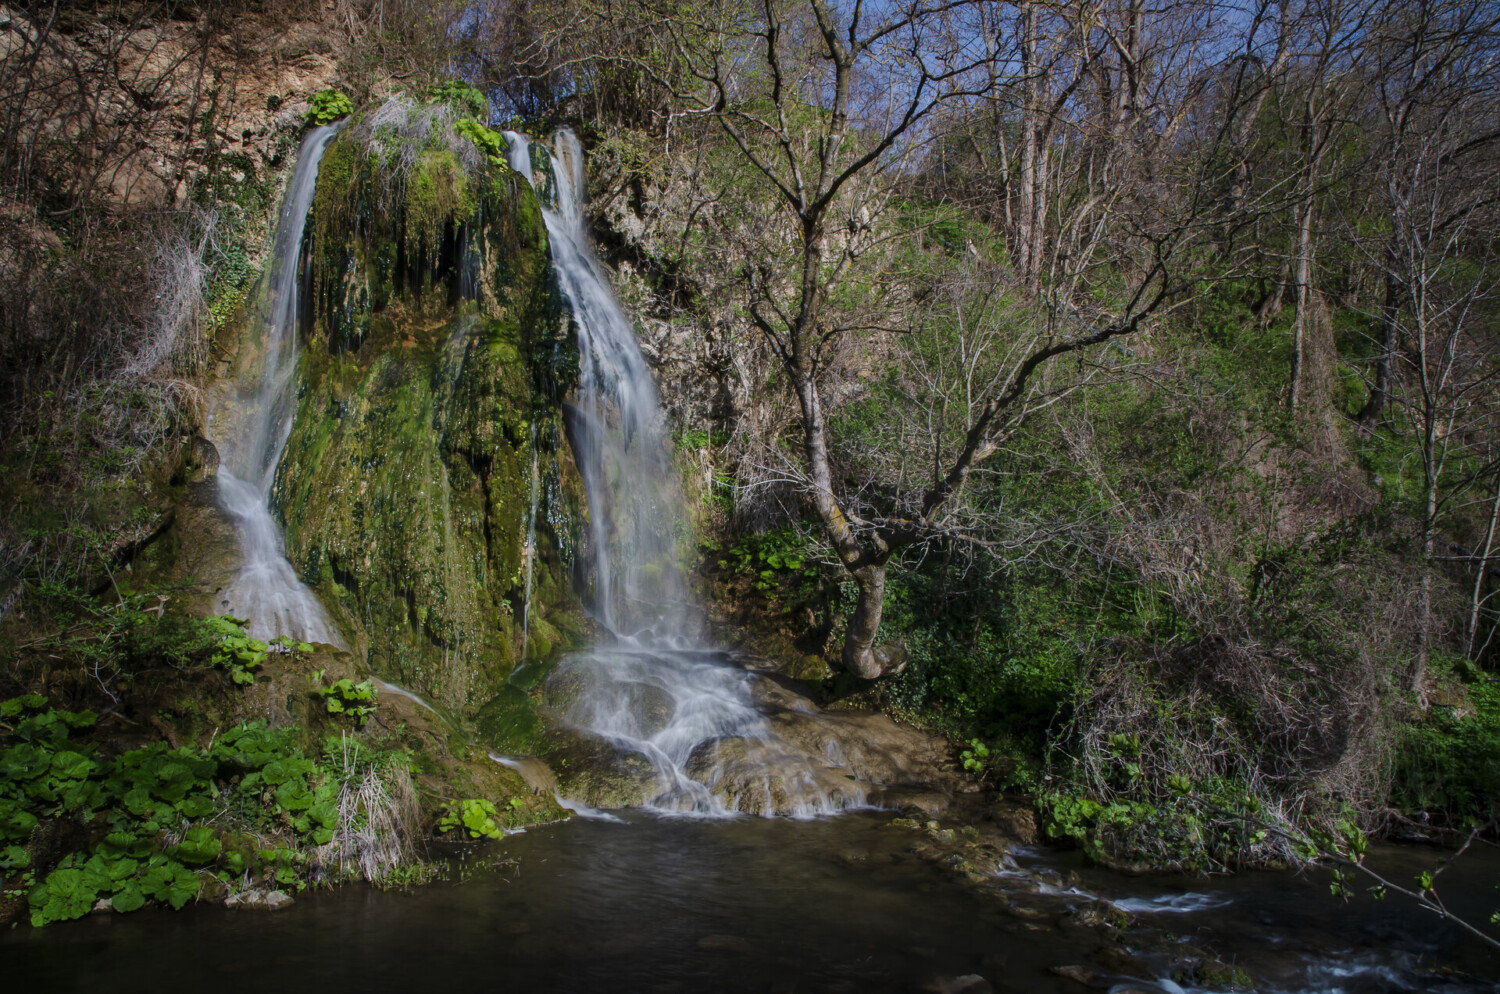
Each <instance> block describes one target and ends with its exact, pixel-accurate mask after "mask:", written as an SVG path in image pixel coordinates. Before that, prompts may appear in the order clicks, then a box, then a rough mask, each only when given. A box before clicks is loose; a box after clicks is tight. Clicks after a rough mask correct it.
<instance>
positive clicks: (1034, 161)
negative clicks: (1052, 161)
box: [1014, 3, 1046, 290]
mask: <svg viewBox="0 0 1500 994" xmlns="http://www.w3.org/2000/svg"><path fill="white" fill-rule="evenodd" d="M1036 46H1037V40H1036V8H1035V6H1034V5H1032V4H1030V3H1028V4H1027V5H1026V7H1025V9H1024V10H1023V11H1022V13H1021V71H1022V73H1023V74H1024V75H1025V78H1026V82H1025V89H1024V92H1025V94H1026V96H1025V101H1024V103H1023V105H1022V107H1021V148H1020V156H1019V158H1020V176H1019V177H1018V179H1019V182H1018V183H1017V186H1018V187H1019V193H1020V199H1019V203H1018V204H1017V206H1016V240H1015V253H1014V255H1015V259H1014V262H1015V267H1016V274H1017V275H1018V276H1019V277H1020V279H1021V283H1022V284H1023V285H1024V286H1026V288H1027V289H1032V290H1034V289H1035V288H1036V285H1037V277H1038V274H1039V273H1040V269H1041V260H1040V259H1039V258H1038V257H1039V255H1040V253H1039V252H1038V250H1037V249H1038V245H1039V244H1040V235H1041V232H1040V231H1039V230H1038V227H1039V222H1040V220H1041V215H1042V214H1043V213H1044V211H1045V208H1044V207H1042V206H1041V205H1040V204H1038V202H1037V201H1038V197H1039V195H1040V193H1041V191H1042V188H1043V184H1045V182H1046V176H1045V166H1044V165H1043V163H1042V162H1041V155H1040V152H1041V126H1042V125H1041V116H1042V111H1041V107H1040V96H1039V94H1040V90H1041V87H1040V85H1039V81H1038V79H1037V75H1038V74H1039V73H1040V71H1041V69H1040V66H1039V65H1038V64H1037V57H1036Z"/></svg>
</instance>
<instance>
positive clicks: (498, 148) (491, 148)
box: [453, 117, 508, 166]
mask: <svg viewBox="0 0 1500 994" xmlns="http://www.w3.org/2000/svg"><path fill="white" fill-rule="evenodd" d="M453 127H454V129H455V130H457V131H458V133H459V134H461V135H463V136H464V137H465V138H467V139H469V141H471V142H473V143H474V146H475V147H476V148H478V149H479V151H481V152H483V153H484V154H485V155H486V156H487V157H488V158H489V160H490V162H492V163H494V164H495V165H497V166H503V165H505V153H506V150H507V148H508V146H507V145H506V143H505V136H504V135H502V134H500V132H498V131H492V130H491V129H489V128H486V127H485V126H484V125H483V124H480V123H479V122H478V121H476V120H474V119H473V118H471V117H465V118H463V119H461V120H460V121H459V122H458V123H457V124H455V125H454V126H453Z"/></svg>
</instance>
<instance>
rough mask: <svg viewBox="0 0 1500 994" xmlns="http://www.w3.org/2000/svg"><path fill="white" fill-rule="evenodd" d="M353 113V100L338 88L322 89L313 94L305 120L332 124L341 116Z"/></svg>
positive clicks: (319, 123)
mask: <svg viewBox="0 0 1500 994" xmlns="http://www.w3.org/2000/svg"><path fill="white" fill-rule="evenodd" d="M352 113H354V101H352V100H350V99H349V98H348V97H347V96H345V95H344V94H343V93H341V92H339V91H338V90H323V91H321V92H319V93H315V94H313V98H312V107H310V108H309V109H308V111H307V120H308V121H309V123H312V124H318V125H323V124H332V123H333V122H334V121H337V120H338V119H339V118H341V117H348V116H349V115H350V114H352Z"/></svg>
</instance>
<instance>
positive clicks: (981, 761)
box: [961, 739, 990, 773]
mask: <svg viewBox="0 0 1500 994" xmlns="http://www.w3.org/2000/svg"><path fill="white" fill-rule="evenodd" d="M961 758H962V759H963V761H964V769H965V770H966V771H967V772H969V773H980V772H983V770H984V768H985V766H986V764H987V762H988V760H989V758H990V748H989V746H987V745H985V744H984V743H983V742H981V741H979V740H978V739H970V740H969V748H967V749H965V750H964V751H963V756H962V757H961Z"/></svg>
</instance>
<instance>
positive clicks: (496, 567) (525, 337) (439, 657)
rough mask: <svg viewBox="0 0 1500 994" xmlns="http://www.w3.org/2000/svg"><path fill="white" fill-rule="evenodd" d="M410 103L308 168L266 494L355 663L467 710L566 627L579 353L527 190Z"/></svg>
mask: <svg viewBox="0 0 1500 994" xmlns="http://www.w3.org/2000/svg"><path fill="white" fill-rule="evenodd" d="M407 106H408V113H409V115H410V116H409V118H408V119H407V120H404V121H398V122H397V126H394V127H393V126H391V125H390V123H389V120H388V119H389V117H390V113H391V112H390V111H389V107H388V108H387V110H386V111H385V112H383V113H384V117H383V118H376V119H375V120H376V121H379V122H382V123H373V122H372V120H368V119H367V120H365V121H361V122H356V123H354V124H352V125H350V126H349V127H347V128H346V129H345V130H344V132H343V133H342V134H341V135H340V136H339V138H338V139H337V141H336V142H335V143H334V144H333V145H332V146H331V147H330V148H329V150H328V152H327V154H326V156H325V158H324V160H323V166H322V169H321V171H320V175H319V178H318V189H317V195H316V198H315V200H314V206H313V218H312V222H311V224H310V226H309V228H310V231H311V235H310V240H309V244H308V246H307V247H306V249H305V256H304V258H305V259H306V266H307V271H306V274H305V276H304V286H305V290H304V298H305V299H309V300H310V303H309V305H308V306H307V307H306V308H305V313H304V314H303V316H302V333H303V335H304V348H303V353H302V359H301V367H300V370H299V373H300V377H301V387H300V391H299V395H298V399H297V409H296V416H295V421H294V427H293V428H292V431H291V436H290V438H289V441H288V444H287V446H286V449H285V452H284V454H283V457H282V461H281V465H280V468H279V470H278V475H277V482H276V489H275V494H274V500H275V502H276V504H277V508H278V510H279V512H280V516H281V517H282V519H283V521H284V522H285V526H286V540H287V555H288V557H289V558H290V559H291V560H292V562H293V563H294V564H295V565H296V566H297V568H298V569H299V571H300V573H301V575H302V576H303V578H304V579H305V580H306V581H307V582H308V583H309V584H311V585H313V586H314V588H315V589H317V590H318V592H319V594H320V595H321V596H322V597H323V599H324V601H325V602H326V603H328V604H329V605H330V607H332V608H333V609H334V610H335V613H336V614H337V615H338V616H339V620H340V622H341V623H342V624H343V626H344V627H345V629H346V630H347V631H348V632H349V633H350V636H351V639H350V641H351V645H353V646H354V647H355V650H356V651H357V652H360V653H364V654H365V655H366V657H367V659H368V661H369V665H370V666H371V668H372V669H373V670H374V671H375V672H376V673H377V674H379V675H381V676H382V677H384V678H385V679H387V680H391V681H393V682H395V683H398V684H400V685H401V686H403V687H407V688H409V689H412V690H415V691H417V692H419V693H421V694H423V695H424V696H426V697H428V698H429V699H432V700H434V701H436V702H439V703H441V704H446V705H449V706H453V707H459V708H464V707H468V706H474V705H477V704H479V703H481V702H483V701H486V700H489V699H491V698H492V697H493V696H494V695H495V693H496V692H497V691H498V689H499V688H500V687H502V686H503V685H504V682H505V680H506V678H507V677H508V676H509V674H510V673H511V671H512V670H513V669H514V667H515V665H516V664H517V662H518V661H519V660H520V658H521V656H522V654H523V651H524V652H525V653H526V655H528V656H532V657H535V656H536V654H537V651H538V649H540V650H541V651H542V652H544V653H547V654H554V653H556V652H560V651H561V650H562V649H564V648H566V647H567V646H566V644H558V642H559V640H558V639H557V633H558V632H559V631H578V630H579V625H578V623H577V620H576V619H574V618H570V617H568V616H569V615H570V614H571V613H573V612H576V610H577V609H576V605H575V603H574V602H573V600H572V597H571V594H570V590H569V584H568V580H567V568H568V565H569V562H570V559H571V555H570V550H571V548H572V547H573V543H572V536H573V535H575V534H576V533H577V525H576V524H575V521H576V518H577V513H576V511H575V509H576V508H578V507H580V506H581V504H582V499H581V497H580V496H579V494H581V487H579V485H578V483H577V474H576V472H575V471H573V470H572V468H571V464H570V462H569V460H568V456H567V454H566V445H565V442H564V438H563V430H562V423H561V413H560V406H559V400H558V398H560V397H561V396H563V394H564V393H565V392H566V390H567V389H568V388H569V387H570V386H571V377H572V376H573V375H574V373H573V371H575V370H576V368H577V362H576V356H575V353H574V346H573V345H572V342H571V340H570V338H569V336H567V335H566V332H565V328H564V319H563V315H564V311H563V308H562V306H561V302H560V298H559V295H558V292H557V288H556V285H555V282H554V278H553V276H552V272H551V268H550V262H549V257H548V249H547V236H546V229H545V226H544V224H543V222H542V217H541V212H540V210H539V208H538V206H537V202H536V198H535V195H534V194H533V193H532V190H531V188H530V186H529V185H528V184H527V183H526V181H525V180H524V179H522V178H521V177H520V176H519V175H518V174H517V173H515V172H514V171H512V170H511V169H509V168H508V167H507V166H505V165H504V164H502V163H499V162H497V161H495V160H494V159H493V158H492V157H487V156H482V155H475V154H470V153H471V152H473V149H472V147H471V146H466V145H465V143H466V142H467V141H468V139H466V138H465V137H464V136H463V135H461V134H459V133H458V132H457V131H455V130H454V128H453V127H452V118H451V116H445V115H443V114H440V113H433V112H432V111H431V110H424V109H423V108H420V107H417V106H415V105H407ZM398 110H399V108H398ZM528 604H529V605H530V611H529V618H528V619H527V620H528V621H529V625H527V627H530V628H532V629H533V630H535V631H538V632H543V633H545V634H544V635H543V637H542V638H541V639H539V640H538V644H537V645H535V646H533V645H532V644H530V643H531V640H530V638H529V634H530V632H523V618H527V605H528ZM549 617H550V618H551V619H552V622H553V623H548V621H547V619H548V618H549Z"/></svg>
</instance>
